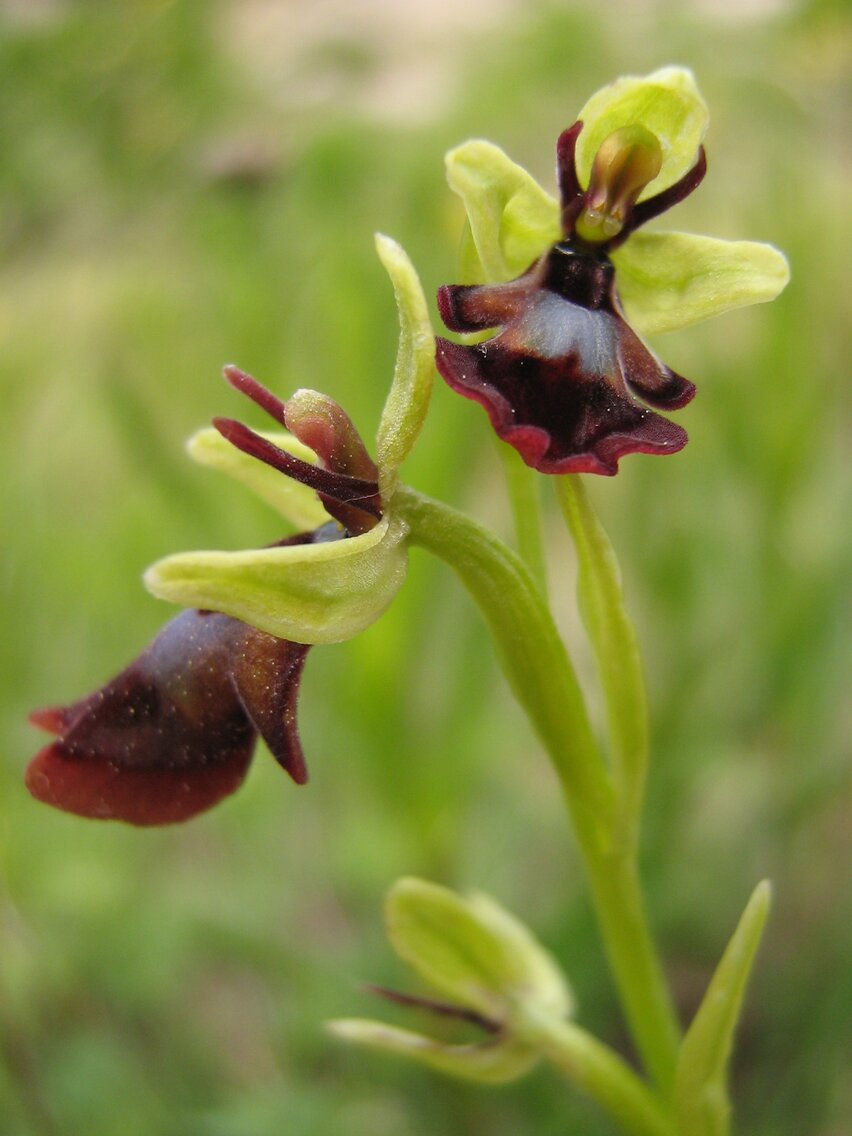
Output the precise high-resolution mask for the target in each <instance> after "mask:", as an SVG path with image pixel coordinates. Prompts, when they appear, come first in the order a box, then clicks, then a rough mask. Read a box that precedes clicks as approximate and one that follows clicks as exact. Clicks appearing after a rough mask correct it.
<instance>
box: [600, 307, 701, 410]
mask: <svg viewBox="0 0 852 1136" xmlns="http://www.w3.org/2000/svg"><path fill="white" fill-rule="evenodd" d="M617 326H618V331H617V334H618V356H619V359H620V362H621V370H622V373H623V375H624V378H625V381H626V382H627V385H628V386H629V387H630V389H631V390H633V391H635V392H636V393H637V394H638V395H639V397H640V398H641V399H643V400H644V401H645V402H647V403H649V404H650V405H651V406H654V407H656V408H657V409H658V410H679V409H680V407H682V406H686V404H687V403H688V402H689V401H690V400H691V399H692V398H693V396H694V395H695V384H694V383H691V382H690V381H689V379H685V378H684V377H683V376H682V375H679V374H677V372H676V371H672V370H671V369H670V368H669V367H667V366H666V365H665V363H663V362H661V361H660V360H659V359H658V358H657V356H656V355H654V353H653V352H652V351H649V350H648V348H647V347H646V346H645V344H644V343H643V342H642V340H641V339H640V338H639V336H638V335H637V334H636V332H635V331H634V330H633V329H632V328H631V327H630V325H629V324H628V323H626V322H625V321H624V320H623V319H621V318H620V317H619V318H618V325H617Z"/></svg>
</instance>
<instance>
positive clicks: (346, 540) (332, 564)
mask: <svg viewBox="0 0 852 1136" xmlns="http://www.w3.org/2000/svg"><path fill="white" fill-rule="evenodd" d="M378 251H379V255H380V257H381V259H382V261H383V263H384V265H385V267H386V269H387V270H388V272H389V274H390V276H391V279H392V282H393V285H394V289H395V291H396V295H397V301H398V304H399V310H400V321H401V326H402V335H401V341H400V350H399V355H398V358H397V367H396V373H395V376H394V382H393V385H392V387H391V391H390V394H389V396H388V400H387V403H386V405H385V409H384V412H383V415H382V420H381V423H380V426H379V432H378V438H377V456H378V464H375V463H374V462H373V460H372V459H371V458H370V456H369V454H368V453H367V450H366V448H365V447H364V444H363V442H362V441H361V439H360V437H359V436H358V433H357V431H356V430H355V428H354V426H353V425H352V423H351V421H350V420H349V418H348V417H347V416H346V415H345V414H344V412H343V411H342V410H341V408H340V407H339V406H338V405H337V404H336V403H335V402H333V401H332V400H331V399H329V398H327V397H326V396H324V395H321V394H318V393H317V392H315V391H307V390H302V391H297V392H296V393H295V394H294V395H293V396H292V398H290V399H289V400H288V401H287V402H282V401H281V400H279V399H278V398H276V397H275V396H274V395H273V394H272V393H271V392H270V391H268V390H266V389H265V388H264V387H263V386H261V384H260V383H258V382H257V381H256V380H255V379H253V378H251V377H250V376H249V375H246V374H245V373H244V372H242V371H240V370H239V369H238V368H236V367H228V368H226V370H225V374H226V377H227V379H228V381H229V382H230V383H231V384H232V385H233V386H235V387H236V388H237V389H238V390H240V391H241V392H242V393H244V394H246V395H247V396H248V397H250V398H251V399H252V400H253V401H254V402H256V403H257V404H258V405H259V406H261V407H262V408H263V409H264V410H265V411H267V413H269V414H270V415H271V416H272V417H273V418H274V419H275V420H276V421H277V422H278V423H279V424H280V425H281V426H284V427H286V430H287V431H289V432H286V433H285V432H278V433H275V434H266V435H261V434H257V433H255V432H254V431H253V430H250V429H249V428H248V427H246V426H243V425H242V424H241V423H239V422H234V421H232V420H229V419H216V420H214V422H215V427H216V428H215V429H212V430H205V431H202V432H201V433H199V434H197V435H196V436H195V437H194V438H193V439H191V441H190V447H189V448H190V453H191V454H192V455H193V456H194V457H195V458H197V459H198V460H199V461H201V462H203V463H204V464H207V465H212V466H214V467H216V468H219V469H222V470H224V471H225V472H228V473H230V474H232V475H234V476H235V477H237V478H238V479H239V480H241V481H243V482H244V483H245V484H247V485H249V486H250V487H251V488H253V489H255V490H256V491H257V492H258V493H259V494H260V495H261V496H263V497H264V499H265V500H266V501H268V502H269V503H270V504H272V505H273V506H274V507H276V508H277V509H278V510H279V512H281V513H282V514H283V515H284V516H285V517H286V518H287V519H288V520H289V521H290V522H291V523H293V524H296V525H297V526H299V527H304V526H309V531H306V532H302V533H299V534H298V535H296V536H292V537H288V538H285V539H284V540H282V541H280V542H278V543H277V544H275V545H272V546H270V547H268V548H263V549H256V550H249V551H245V552H197V553H186V554H182V555H178V556H172V557H168V558H166V559H165V560H162V561H160V562H159V563H157V564H155V565H153V567H152V568H150V569H149V570H148V572H147V574H146V577H145V581H146V583H147V585H148V587H149V588H150V589H151V591H153V592H154V593H155V594H156V595H159V596H162V597H163V598H165V599H169V600H174V601H176V602H178V603H181V604H184V605H185V606H187V607H192V608H195V609H197V610H194V611H187V612H184V613H183V614H182V615H180V616H178V617H177V618H176V619H174V620H172V621H171V623H169V624H168V625H167V627H166V628H165V629H164V630H163V631H162V632H161V634H160V635H159V636H158V637H157V638H156V639H155V640H154V642H153V643H152V644H151V645H150V646H149V647H148V648H147V649H146V650H145V651H143V652H142V654H141V655H140V656H139V657H138V658H137V659H136V660H134V662H133V663H131V664H130V666H129V667H127V668H126V669H125V670H124V671H122V672H121V673H120V674H119V675H118V676H117V677H116V678H114V679H113V680H112V681H111V682H109V683H107V685H106V686H104V687H102V688H101V689H100V690H98V691H96V692H95V693H94V694H91V695H89V696H88V697H86V698H84V699H82V700H81V701H79V702H77V703H74V704H73V705H71V706H68V707H61V708H51V709H47V710H41V711H37V712H36V713H35V714H34V715H33V717H32V720H33V722H34V724H35V725H37V726H41V727H42V728H44V729H47V730H49V731H51V732H53V733H55V734H57V735H58V738H57V740H56V741H54V742H53V743H52V744H51V745H49V746H47V747H46V748H45V749H43V750H42V751H41V752H40V753H39V754H38V755H37V756H36V757H35V758H34V759H33V761H32V762H31V763H30V767H29V769H28V771H27V778H26V780H27V787H28V788H29V790H30V792H31V793H32V794H33V796H34V797H36V798H37V799H39V800H41V801H44V802H46V803H47V804H51V805H54V806H56V807H57V808H61V809H64V810H65V811H67V812H72V813H77V814H78V815H81V816H87V817H98V818H103V819H117V820H124V821H127V822H129V823H131V824H137V825H157V824H169V823H172V822H175V821H181V820H186V819H187V818H189V817H191V816H193V815H195V814H196V813H199V812H202V811H203V810H205V809H208V808H210V807H211V806H212V805H214V804H215V803H216V802H217V801H218V800H220V799H221V798H222V797H224V796H226V795H228V794H229V793H232V792H233V791H234V790H235V789H236V788H237V787H238V785H239V784H240V783H241V781H242V779H243V776H244V774H245V771H246V769H247V767H248V764H249V762H250V760H251V756H252V752H253V750H254V746H255V742H256V739H257V736H258V734H259V735H260V736H262V737H263V739H264V741H265V742H266V743H267V745H268V746H269V748H270V750H271V752H272V754H273V756H274V757H275V758H276V759H277V760H278V762H279V763H280V764H281V765H282V766H283V767H284V768H285V769H286V770H287V772H288V773H290V775H291V776H292V777H293V779H294V780H295V781H296V782H297V783H303V782H304V781H306V780H307V769H306V766H305V762H304V757H303V755H302V750H301V745H300V743H299V737H298V732H297V728H296V700H297V695H298V684H299V679H300V677H301V673H302V667H303V665H304V661H305V656H306V655H307V651H308V647H309V645H311V644H313V643H333V642H339V641H341V640H343V639H348V638H350V637H351V636H353V635H355V634H357V633H358V632H359V631H361V630H363V629H364V628H366V627H367V626H369V624H370V623H372V622H373V621H374V620H376V619H377V618H378V617H379V616H380V615H381V614H382V613H383V612H384V610H385V609H386V608H387V606H388V605H389V604H390V602H391V601H392V599H393V597H394V596H395V595H396V592H397V591H398V589H399V588H400V586H401V585H402V582H403V580H404V578H405V573H406V566H407V552H406V536H407V528H406V525H405V523H404V522H403V521H402V519H401V518H399V517H397V516H396V515H395V513H394V509H393V500H394V495H395V493H396V489H397V479H398V469H399V466H400V464H401V462H402V461H403V460H404V458H405V457H406V455H407V454H408V452H409V450H410V449H411V447H412V446H413V444H414V442H415V440H416V437H417V434H418V433H419V431H420V428H421V426H422V423H423V419H424V417H425V413H426V408H427V405H428V400H429V395H430V390H431V382H432V374H433V338H432V333H431V328H430V326H429V319H428V314H427V309H426V302H425V298H424V297H423V293H422V290H421V289H420V285H419V281H418V280H417V276H416V273H415V272H414V269H413V267H412V266H411V263H410V261H409V260H408V258H407V257H406V256H405V254H404V252H403V251H402V249H401V248H400V247H399V246H398V245H396V244H395V243H394V242H393V241H390V240H389V239H387V238H384V237H380V238H379V239H378ZM282 474H284V475H286V476H285V477H282V476H281V475H282Z"/></svg>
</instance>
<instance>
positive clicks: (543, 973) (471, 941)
mask: <svg viewBox="0 0 852 1136" xmlns="http://www.w3.org/2000/svg"><path fill="white" fill-rule="evenodd" d="M385 919H386V923H387V929H388V937H389V938H390V941H391V943H392V944H393V947H394V950H395V951H396V952H397V954H398V955H399V956H400V958H402V959H404V960H405V961H406V962H407V963H408V964H409V965H410V966H411V967H412V968H413V969H414V970H416V971H417V973H418V974H419V975H420V976H421V977H422V978H424V979H425V980H426V981H427V982H428V983H430V985H432V986H433V987H434V988H435V989H436V990H439V991H440V992H441V993H442V994H444V995H445V996H446V997H448V998H449V999H450V1000H451V1001H453V1002H456V1003H459V1004H460V1005H462V1006H465V1007H468V1008H470V1009H473V1010H475V1011H476V1012H477V1013H479V1014H482V1015H483V1016H484V1017H486V1018H488V1019H489V1020H491V1021H494V1022H498V1023H511V1020H512V1017H513V1015H514V1014H515V1013H516V1012H519V1011H520V1010H521V1009H523V1012H525V1013H528V1012H530V1009H531V1008H532V1009H534V1010H535V1011H537V1012H540V1013H541V1014H543V1015H546V1016H548V1017H557V1018H564V1017H566V1016H567V1015H568V1014H569V1013H570V1012H571V1011H572V1009H573V1005H574V1000H573V996H572V994H571V990H570V988H569V986H568V983H567V981H566V979H565V977H564V975H563V974H562V971H561V970H560V969H559V967H558V966H557V964H556V962H555V960H554V959H553V958H552V956H551V955H550V954H549V953H548V952H547V951H546V950H545V949H544V948H543V947H542V946H541V944H540V943H538V942H537V940H536V939H535V938H534V937H533V935H532V934H531V932H530V931H529V930H528V929H527V927H525V926H524V924H523V923H521V922H520V921H519V920H517V919H516V918H515V917H514V916H513V915H510V914H509V912H508V911H506V910H505V908H503V907H501V906H500V905H499V904H498V903H496V902H495V901H494V900H493V899H491V898H490V897H489V896H486V895H482V894H481V893H474V894H472V895H469V896H461V895H458V894H457V893H456V892H453V891H450V890H449V889H448V888H444V887H439V886H438V885H437V884H432V883H428V882H427V881H425V880H418V879H411V878H404V879H401V880H398V881H397V882H396V883H395V884H394V886H393V887H392V888H391V890H390V892H389V894H388V897H387V900H386V903H385Z"/></svg>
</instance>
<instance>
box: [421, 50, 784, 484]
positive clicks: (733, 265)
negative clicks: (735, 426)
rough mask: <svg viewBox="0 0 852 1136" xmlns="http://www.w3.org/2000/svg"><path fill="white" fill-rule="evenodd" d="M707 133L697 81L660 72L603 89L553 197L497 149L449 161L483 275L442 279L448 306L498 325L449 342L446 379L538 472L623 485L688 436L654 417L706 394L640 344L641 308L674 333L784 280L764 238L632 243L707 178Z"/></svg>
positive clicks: (456, 323) (564, 156)
mask: <svg viewBox="0 0 852 1136" xmlns="http://www.w3.org/2000/svg"><path fill="white" fill-rule="evenodd" d="M706 125H707V111H706V107H705V106H704V103H703V100H702V99H701V97H700V95H699V94H698V91H697V89H696V87H695V84H694V80H693V79H692V76H691V75H690V74H689V73H688V72H685V71H682V70H678V69H675V68H665V69H663V70H662V71H658V72H655V73H654V74H653V75H650V76H648V77H647V78H645V79H623V80H620V81H619V82H617V83H615V84H613V85H612V86H611V87H609V88H605V89H604V90H603V91H601V92H599V93H598V94H597V95H595V96H594V97H593V98H592V99H591V100H590V101H589V103H587V105H586V107H584V109H583V111H581V116H580V119H579V120H578V122H576V123H575V124H574V126H572V127H571V128H570V129H568V130H566V131H564V132H563V134H562V135H561V136H560V138H559V142H558V145H557V171H558V181H559V188H560V201H559V203H558V204H557V203H556V202H555V201H553V200H552V199H551V198H549V197H548V195H547V194H545V193H544V191H543V190H541V189H540V188H539V187H538V186H537V185H535V183H534V182H533V181H532V179H531V178H529V175H527V174H526V173H525V172H524V171H523V170H521V169H520V168H519V167H517V166H514V164H513V163H511V162H509V160H508V159H507V158H506V157H505V155H503V154H502V153H501V152H500V151H499V150H497V148H496V147H493V146H490V145H489V144H487V143H482V142H471V143H468V144H467V145H466V146H462V147H460V148H459V149H458V150H456V151H453V152H452V153H451V154H450V155H449V157H448V174H449V179H450V184H451V185H452V187H453V188H454V189H455V190H456V191H457V192H458V193H459V194H460V195H461V196H462V197H463V199H464V201H465V205H466V207H467V210H468V217H469V232H468V234H467V240H466V244H465V247H464V249H463V256H462V267H463V271H464V273H465V275H466V276H468V277H469V278H470V279H471V280H472V281H485V282H484V283H479V282H477V283H471V284H468V285H446V286H444V287H443V288H441V289H440V290H439V293H438V306H439V310H440V313H441V316H442V318H443V320H444V322H445V324H446V325H447V327H448V328H449V329H450V330H452V331H457V332H462V333H482V332H483V331H486V330H489V329H494V328H497V329H498V331H497V334H496V335H494V336H493V338H490V339H487V340H486V341H485V342H477V343H464V344H459V343H453V342H450V341H449V340H445V339H439V340H438V341H437V355H436V361H437V365H438V369H439V371H440V372H441V374H442V376H443V377H444V379H445V380H446V381H447V382H448V384H449V385H450V386H451V387H452V388H453V389H454V390H456V391H457V392H458V393H460V394H462V395H464V396H465V397H467V398H470V399H473V400H475V401H477V402H479V403H480V404H481V405H482V406H483V407H484V408H485V410H486V411H487V413H488V415H489V418H490V419H491V423H492V425H493V426H494V428H495V430H496V432H497V434H498V435H499V436H500V437H501V438H502V439H503V440H504V441H506V442H508V443H509V444H510V445H513V446H514V447H515V448H516V449H517V450H518V452H519V453H520V454H521V456H522V457H523V459H524V461H526V462H527V464H528V465H531V466H533V467H534V468H535V469H538V470H540V471H541V472H544V473H578V472H588V473H600V474H609V475H611V474H614V473H616V472H617V469H618V461H619V459H620V458H621V457H622V456H624V455H625V454H628V453H637V452H641V453H654V454H667V453H675V452H677V451H678V450H680V449H682V448H683V446H684V445H685V444H686V441H687V435H686V431H685V430H684V429H683V428H682V427H681V426H679V425H676V424H674V423H672V422H670V421H669V420H668V419H666V418H664V417H662V416H661V415H659V414H657V413H655V410H675V409H678V408H679V407H682V406H684V405H685V404H686V403H687V402H688V401H689V400H690V399H691V398H692V396H693V394H694V393H695V388H694V386H693V384H692V383H691V382H689V381H688V380H686V379H684V378H682V377H681V376H680V375H678V374H676V373H675V372H674V371H672V370H670V369H669V368H668V367H667V366H666V365H665V364H664V363H662V362H661V361H660V360H659V359H658V358H657V357H656V355H654V353H653V352H652V351H651V350H650V349H649V348H648V347H647V346H646V345H645V344H644V342H643V341H642V339H641V338H640V336H639V334H637V331H636V330H634V328H633V327H632V326H631V325H630V323H628V321H627V318H626V316H630V315H631V311H630V308H631V307H633V306H635V308H636V310H637V315H638V318H637V319H636V320H635V322H636V323H637V325H638V326H639V328H640V329H645V330H667V329H669V328H673V327H676V326H683V325H685V324H688V323H691V322H694V321H695V320H696V319H702V318H706V317H707V316H709V315H713V314H717V313H718V312H720V311H724V310H727V309H728V308H730V307H735V306H737V305H738V304H740V303H752V302H757V301H759V300H766V299H771V298H773V297H774V296H775V295H776V294H777V293H778V291H780V289H781V288H782V287H783V286H784V283H786V279H787V269H786V262H785V261H784V259H783V257H782V256H781V255H780V254H779V253H778V252H777V251H776V250H774V249H772V248H770V247H769V246H765V245H755V244H753V243H750V242H723V241H712V240H710V239H709V238H704V237H689V236H686V235H684V234H659V233H658V234H651V235H650V236H646V235H645V234H642V233H639V234H636V230H637V229H638V228H639V227H640V226H642V225H644V224H645V223H646V222H648V221H650V220H652V219H653V218H654V217H656V216H658V215H659V214H660V213H662V212H664V211H665V210H667V209H669V208H671V207H672V206H673V205H675V204H677V202H679V201H681V200H682V199H683V198H684V197H686V196H687V195H688V194H690V193H691V192H692V191H693V190H694V189H695V188H696V187H697V186H698V185H699V184H700V182H701V180H702V179H703V177H704V173H705V170H706V162H705V158H704V150H703V147H702V146H701V139H702V137H703V135H704V132H705V129H706ZM634 234H636V235H634ZM548 246H549V247H548ZM543 250H544V251H543ZM533 258H534V259H533ZM531 259H532V263H530V260H531ZM516 267H523V269H524V271H523V272H522V273H521V275H520V276H515V278H514V279H512V278H511V277H512V275H513V272H512V270H513V269H514V268H516ZM622 291H623V292H624V298H625V299H626V300H628V301H629V302H628V303H627V305H626V306H627V308H628V311H627V312H625V308H624V306H623V305H622V294H621V293H622ZM651 408H654V409H651Z"/></svg>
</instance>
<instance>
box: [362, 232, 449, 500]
mask: <svg viewBox="0 0 852 1136" xmlns="http://www.w3.org/2000/svg"><path fill="white" fill-rule="evenodd" d="M376 251H377V253H378V254H379V259H380V260H381V262H382V264H383V265H384V266H385V269H386V271H387V273H388V276H390V279H391V283H392V284H393V290H394V294H395V296H396V303H397V308H398V310H399V350H398V352H397V357H396V368H395V370H394V376H393V383H392V385H391V389H390V391H389V392H388V397H387V399H386V401H385V405H384V409H383V410H382V417H381V420H380V421H379V429H378V432H377V435H376V464H377V465H378V467H379V490H380V492H381V496H382V500H383V501H384V503H385V505H387V503H388V502H389V501H390V499H391V497H392V495H393V491H394V489H395V488H396V484H397V477H398V471H399V467H400V466H401V465H402V463H403V462H404V461H405V459H406V458H407V457H408V455H409V453H410V452H411V449H412V447H413V446H414V443H415V442H416V441H417V437H418V435H419V433H420V431H421V429H422V428H423V423H424V422H425V420H426V413H427V411H428V409H429V399H430V398H431V395H432V382H433V378H434V374H435V336H434V334H433V332H432V324H431V322H430V320H429V308H428V305H427V303H426V297H425V296H424V294H423V288H422V285H421V284H420V278H419V277H418V275H417V272H416V270H415V268H414V265H413V264H412V263H411V261H410V260H409V258H408V256H407V255H406V253H405V251H404V249H403V248H402V246H401V245H398V244H397V242H396V241H394V240H391V238H390V237H385V236H383V235H382V234H381V233H377V234H376Z"/></svg>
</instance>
